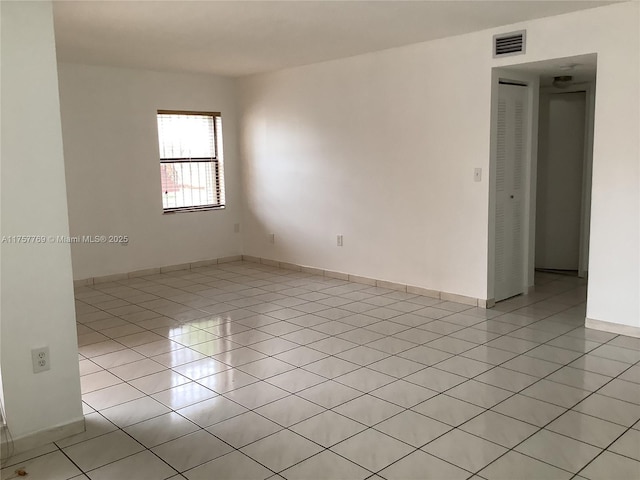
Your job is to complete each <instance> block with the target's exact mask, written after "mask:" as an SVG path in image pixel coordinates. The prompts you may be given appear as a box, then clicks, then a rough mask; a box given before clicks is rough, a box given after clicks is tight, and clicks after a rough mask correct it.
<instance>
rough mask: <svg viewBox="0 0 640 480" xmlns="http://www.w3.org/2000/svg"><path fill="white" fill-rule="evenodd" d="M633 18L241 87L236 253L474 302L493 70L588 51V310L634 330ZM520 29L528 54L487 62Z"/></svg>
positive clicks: (471, 41)
mask: <svg viewBox="0 0 640 480" xmlns="http://www.w3.org/2000/svg"><path fill="white" fill-rule="evenodd" d="M638 18H639V16H638V4H637V3H635V2H629V3H624V4H618V5H613V6H607V7H601V8H598V9H592V10H585V11H581V12H577V13H572V14H567V15H562V16H557V17H550V18H544V19H540V20H536V21H532V22H526V23H522V24H517V25H511V26H505V27H502V28H500V29H493V30H487V31H483V32H477V33H473V34H469V35H463V36H459V37H453V38H448V39H443V40H437V41H432V42H427V43H422V44H418V45H412V46H408V47H403V48H398V49H392V50H387V51H382V52H377V53H372V54H367V55H361V56H357V57H353V58H348V59H344V60H338V61H332V62H326V63H322V64H315V65H310V66H305V67H300V68H294V69H289V70H285V71H281V72H277V73H273V74H267V75H259V76H255V77H251V78H248V79H246V80H243V81H242V90H241V92H242V99H243V107H242V108H243V115H244V116H243V127H244V133H243V139H242V148H243V165H244V169H243V175H244V184H245V188H246V192H247V204H246V220H245V223H248V225H247V228H246V229H245V231H247V232H248V233H247V236H246V238H245V242H246V245H245V253H246V254H250V255H256V256H261V257H267V258H273V259H277V260H281V261H288V262H295V263H302V264H306V265H310V266H316V267H322V268H327V269H331V270H341V271H345V272H348V273H352V274H358V275H365V276H370V277H375V278H381V279H386V280H391V281H398V282H402V283H409V284H414V285H418V286H423V287H426V288H430V289H434V290H441V291H447V292H452V293H458V294H462V295H468V296H471V297H478V298H487V294H488V292H489V291H490V288H489V285H488V283H487V260H488V257H487V252H488V243H487V237H488V231H487V225H488V182H487V181H486V174H487V173H488V166H489V136H490V131H489V119H490V100H491V68H492V67H501V66H507V65H514V64H518V63H526V62H534V61H541V60H545V59H550V58H559V57H568V56H573V55H580V54H588V53H597V54H598V84H597V92H596V98H597V104H596V125H595V129H596V133H595V140H594V177H593V182H594V187H593V188H594V192H593V210H592V212H593V217H592V218H593V223H592V236H591V252H590V255H591V256H590V258H591V261H590V286H589V295H590V297H589V303H588V315H589V317H590V318H595V319H600V320H607V321H611V322H617V323H623V324H628V325H636V326H640V312H639V305H638V291H639V287H640V285H639V283H638V282H639V277H640V271H639V268H640V267H639V266H638V245H639V233H638V231H639V229H638V220H639V217H640V210H639V208H640V204H639V203H640V202H639V197H638V195H639V194H638V192H639V190H640V188H639V184H638V180H639V175H638V132H639V131H640V125H639V122H638V89H639V85H640V82H639V81H638V57H639V56H640V55H639V47H638V45H639V44H640V42H639V41H638ZM521 28H526V29H527V41H528V44H527V53H526V54H525V55H520V56H512V57H507V58H503V59H499V60H494V59H493V58H492V56H491V41H492V36H493V35H494V34H495V33H502V32H509V31H513V30H518V29H521ZM474 167H482V168H483V172H484V179H483V181H482V182H481V183H474V182H473V169H474ZM270 232H274V233H275V234H276V243H275V245H270V244H269V243H268V236H267V234H268V233H270ZM612 232H615V234H612ZM338 233H341V234H344V236H345V237H344V242H345V246H344V247H342V248H338V247H336V246H335V235H336V234H338Z"/></svg>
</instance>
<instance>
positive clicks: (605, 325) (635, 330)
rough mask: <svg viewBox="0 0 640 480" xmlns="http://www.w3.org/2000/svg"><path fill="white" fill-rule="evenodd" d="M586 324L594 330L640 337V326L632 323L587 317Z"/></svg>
mask: <svg viewBox="0 0 640 480" xmlns="http://www.w3.org/2000/svg"><path fill="white" fill-rule="evenodd" d="M584 326H585V327H587V328H592V329H593V330H601V331H603V332H609V333H615V334H618V335H626V336H628V337H636V338H640V327H634V326H632V325H623V324H621V323H612V322H605V321H603V320H594V319H592V318H585V322H584Z"/></svg>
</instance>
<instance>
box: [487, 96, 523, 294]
mask: <svg viewBox="0 0 640 480" xmlns="http://www.w3.org/2000/svg"><path fill="white" fill-rule="evenodd" d="M526 97H527V88H526V87H521V86H516V85H503V84H500V86H499V95H498V124H497V144H496V223H495V225H496V237H495V248H496V250H495V300H496V301H499V300H504V299H505V298H509V297H513V296H515V295H518V294H520V293H523V291H524V284H525V282H524V261H525V258H524V231H525V229H524V220H525V218H524V193H525V188H524V187H525V185H524V179H525V151H524V148H525V135H526V126H525V123H526Z"/></svg>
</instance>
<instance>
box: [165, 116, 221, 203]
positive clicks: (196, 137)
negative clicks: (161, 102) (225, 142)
mask: <svg viewBox="0 0 640 480" xmlns="http://www.w3.org/2000/svg"><path fill="white" fill-rule="evenodd" d="M158 140H159V143H160V176H161V182H162V208H163V209H164V213H173V212H194V211H200V210H211V209H214V208H221V207H224V166H223V155H222V117H221V116H220V114H219V113H205V112H178V111H167V110H158Z"/></svg>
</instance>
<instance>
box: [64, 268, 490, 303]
mask: <svg viewBox="0 0 640 480" xmlns="http://www.w3.org/2000/svg"><path fill="white" fill-rule="evenodd" d="M239 260H244V261H245V262H253V263H260V264H262V265H269V266H272V267H278V268H284V269H286V270H293V271H296V272H305V273H311V274H313V275H322V276H325V277H329V278H336V279H338V280H346V281H347V282H353V283H362V284H365V285H371V286H373V287H381V288H388V289H390V290H397V291H399V292H406V293H413V294H415V295H422V296H425V297H431V298H437V299H439V300H443V301H449V302H456V303H462V304H465V305H471V306H474V307H479V308H491V307H493V306H494V305H495V301H494V300H493V299H483V298H475V297H468V296H466V295H459V294H457V293H451V292H441V291H438V290H430V289H428V288H423V287H417V286H414V285H405V284H403V283H397V282H390V281H388V280H381V279H375V278H369V277H363V276H361V275H352V274H350V273H345V272H335V271H333V270H323V269H321V268H316V267H309V266H306V265H298V264H296V263H289V262H279V261H277V260H271V259H269V258H260V257H254V256H252V255H232V256H230V257H222V258H213V259H211V260H202V261H199V262H193V263H182V264H179V265H167V266H164V267H158V268H149V269H145V270H136V271H133V272H126V273H116V274H113V275H105V276H102V277H92V278H84V279H82V280H74V282H73V285H74V287H81V286H85V285H97V284H100V283H106V282H114V281H118V280H126V279H129V278H137V277H141V276H146V275H154V274H158V273H166V272H175V271H179V270H192V269H194V268H198V267H205V266H209V265H218V264H222V263H228V262H236V261H239Z"/></svg>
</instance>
